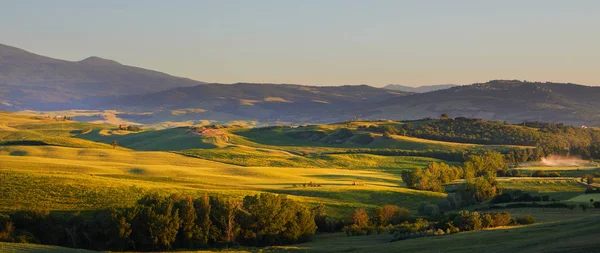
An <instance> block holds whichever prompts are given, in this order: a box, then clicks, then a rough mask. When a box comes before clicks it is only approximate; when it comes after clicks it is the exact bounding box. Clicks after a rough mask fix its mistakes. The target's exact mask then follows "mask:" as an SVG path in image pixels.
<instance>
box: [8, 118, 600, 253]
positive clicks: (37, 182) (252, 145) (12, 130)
mask: <svg viewBox="0 0 600 253" xmlns="http://www.w3.org/2000/svg"><path fill="white" fill-rule="evenodd" d="M365 124H372V123H369V122H351V123H344V124H332V125H321V126H311V127H310V128H315V129H319V130H323V131H334V130H336V129H339V128H340V127H348V128H351V129H356V128H357V127H358V126H360V125H365ZM376 124H401V123H399V122H387V123H386V122H383V123H382V122H378V123H376ZM220 131H221V132H222V133H223V134H222V135H220V136H218V137H215V136H199V135H196V134H194V133H193V132H190V129H189V128H187V127H186V128H173V129H165V130H147V131H143V132H128V131H120V130H117V129H116V128H115V127H114V126H109V125H99V124H88V123H79V122H72V121H65V122H63V121H56V120H54V119H49V118H36V117H34V116H28V115H16V114H10V113H0V143H4V144H6V143H8V144H10V145H0V193H2V194H0V212H10V211H15V210H22V209H48V210H51V211H67V212H73V211H83V213H84V214H85V213H90V212H93V211H95V210H100V209H106V208H111V207H126V206H131V205H133V204H134V203H135V202H136V201H137V200H138V199H139V198H140V197H141V196H143V195H144V194H147V193H150V192H159V193H161V194H171V193H185V194H191V195H195V196H198V195H201V194H204V193H209V194H213V195H220V196H222V197H230V198H241V197H243V196H245V195H251V194H258V193H263V192H269V193H277V194H287V195H289V196H290V198H292V199H295V200H298V201H300V202H302V203H306V204H307V205H309V206H314V205H317V204H321V203H323V204H325V205H326V206H328V207H329V210H328V214H329V215H332V216H334V217H336V218H342V217H346V216H347V215H348V214H349V213H350V212H351V211H352V210H353V209H355V208H367V209H370V208H373V207H376V206H381V205H384V204H395V205H398V206H401V207H405V208H407V209H409V210H410V211H411V213H412V214H417V211H416V210H417V207H418V206H419V204H420V203H421V202H431V203H435V202H437V201H438V200H441V199H442V198H444V197H445V196H446V194H444V193H434V192H428V191H418V190H412V189H408V188H406V187H405V184H404V183H403V182H402V180H401V177H400V172H401V171H403V170H413V169H416V168H422V167H425V166H427V164H428V163H430V162H444V161H442V160H439V159H434V158H425V157H415V156H381V155H373V154H364V153H358V154H348V153H344V152H345V151H348V150H351V149H405V150H442V151H444V150H445V151H452V150H473V149H502V148H514V147H508V146H493V145H491V146H485V145H475V144H459V143H451V142H441V141H432V140H425V139H419V138H411V137H405V136H393V138H392V139H385V138H383V137H382V136H380V135H378V134H373V135H372V136H373V137H374V141H373V143H371V144H367V145H359V144H355V143H354V144H353V143H343V144H327V143H322V142H315V141H310V140H299V139H294V138H291V137H289V136H287V135H285V134H283V133H282V131H284V130H282V129H275V130H272V131H271V130H269V131H264V130H256V129H249V128H228V129H221V130H220ZM22 141H38V142H39V143H37V144H36V145H32V144H29V145H22V144H23V143H22ZM113 141H118V142H119V147H117V148H113V147H112V146H111V145H110V143H112V142H113ZM451 164H453V165H458V164H457V163H451ZM519 169H521V170H528V171H529V170H531V171H533V170H538V169H541V170H545V171H560V173H561V174H562V175H563V176H566V177H569V178H560V179H555V178H543V179H539V178H526V177H523V178H510V179H507V178H502V179H501V180H499V182H500V187H502V188H503V189H506V190H517V189H518V190H523V191H526V192H530V193H532V194H534V195H550V196H551V197H552V198H554V199H557V200H561V201H568V202H574V203H589V199H590V198H593V199H598V201H600V195H598V194H587V195H584V194H582V193H583V192H584V190H585V188H586V185H585V184H583V183H581V182H578V181H577V177H580V176H581V175H582V174H585V173H590V172H593V171H597V170H598V168H596V167H593V166H589V167H585V168H584V167H581V168H580V167H564V168H562V167H547V168H546V167H544V168H542V167H528V168H519ZM309 183H311V184H314V185H317V186H316V187H309V186H305V185H306V184H309ZM510 211H511V213H514V215H525V214H533V215H534V217H536V220H538V221H541V222H542V223H543V224H539V225H535V226H531V227H515V228H500V229H495V230H486V231H477V232H466V233H460V234H456V235H450V236H441V237H430V238H420V239H412V240H406V241H401V242H394V243H390V242H389V241H390V239H391V237H390V235H387V234H383V235H374V236H364V237H347V236H345V235H344V234H341V233H336V234H319V235H317V236H316V237H315V238H314V241H313V242H310V243H305V244H300V245H295V246H289V247H270V248H263V249H247V250H248V251H250V252H255V251H259V252H342V251H343V252H365V251H369V252H390V251H391V252H397V251H406V252H506V251H515V252H540V251H541V252H564V251H569V252H577V251H574V250H575V249H581V250H582V251H581V252H593V251H594V250H597V249H598V244H595V243H596V241H595V240H591V239H592V238H591V237H590V236H589V235H590V234H591V235H598V232H597V231H599V229H600V227H599V226H600V225H598V224H600V216H599V215H600V214H599V213H598V211H596V210H588V212H586V213H584V212H582V211H581V210H579V209H577V210H574V211H568V210H566V209H565V210H554V211H552V210H542V209H515V210H510ZM590 222H591V223H593V224H592V225H585V224H591V223H590ZM554 231H558V232H554ZM559 239H560V240H559ZM561 240H562V242H564V243H562V244H560V245H557V244H553V243H554V242H557V241H561ZM507 241H509V242H511V243H510V245H509V246H502V245H504V243H505V242H507ZM541 242H545V243H542V244H540V243H541ZM577 243H578V244H577ZM576 246H578V247H576ZM0 252H77V251H67V249H64V248H59V247H49V246H36V245H30V244H7V243H0ZM81 252H83V251H81Z"/></svg>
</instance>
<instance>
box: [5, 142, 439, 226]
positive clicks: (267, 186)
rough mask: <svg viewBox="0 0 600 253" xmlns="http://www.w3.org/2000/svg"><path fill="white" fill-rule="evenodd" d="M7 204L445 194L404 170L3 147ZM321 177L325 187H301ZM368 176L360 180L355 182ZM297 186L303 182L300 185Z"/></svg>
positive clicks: (349, 199) (409, 203) (338, 206)
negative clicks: (410, 180) (407, 184)
mask: <svg viewBox="0 0 600 253" xmlns="http://www.w3.org/2000/svg"><path fill="white" fill-rule="evenodd" d="M0 157H1V159H2V164H1V168H0V172H3V173H6V174H7V180H5V182H4V183H3V184H2V185H1V186H0V188H1V189H0V190H1V191H2V192H4V193H6V194H3V195H2V196H0V199H1V203H3V204H2V206H1V207H0V210H2V211H10V210H16V209H19V208H33V207H37V208H48V209H51V210H93V209H100V208H107V207H115V206H128V205H131V204H133V203H134V202H135V200H137V199H138V198H139V197H140V196H141V195H143V194H144V193H146V192H149V191H159V192H163V193H175V192H185V193H191V194H201V193H203V192H210V193H213V194H222V195H225V196H231V197H241V196H243V195H248V194H255V193H259V192H275V193H287V194H290V195H291V196H292V197H293V198H296V199H298V200H301V201H303V202H306V203H309V204H316V203H326V204H328V205H330V206H332V207H333V208H334V210H339V211H340V214H341V213H343V212H341V211H347V209H351V208H355V207H361V206H362V207H373V206H376V205H378V204H381V203H394V204H398V205H401V206H405V207H408V208H410V209H411V210H415V209H416V207H417V205H418V204H419V203H420V202H421V201H427V200H431V201H434V200H436V199H440V198H442V197H444V196H445V195H444V194H441V193H431V192H424V191H415V190H410V189H406V188H402V187H400V186H401V185H402V182H401V179H400V178H399V176H397V175H394V174H391V173H385V172H379V171H367V170H348V169H340V168H304V167H302V168H297V167H240V166H236V165H230V164H224V163H218V162H213V161H207V160H203V159H198V158H190V157H186V156H182V155H178V154H173V153H167V152H141V151H128V150H112V149H89V148H85V149H80V148H67V147H52V146H5V147H1V148H0ZM309 182H314V183H315V184H320V185H321V186H320V187H301V186H300V185H301V184H304V183H309ZM354 182H360V183H361V184H364V185H360V186H355V185H352V184H353V183H354ZM294 185H296V187H294Z"/></svg>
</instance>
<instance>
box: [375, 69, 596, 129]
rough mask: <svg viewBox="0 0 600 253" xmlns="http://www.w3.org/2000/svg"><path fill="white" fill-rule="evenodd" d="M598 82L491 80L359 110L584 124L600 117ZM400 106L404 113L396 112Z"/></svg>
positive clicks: (379, 103) (376, 113) (388, 113)
mask: <svg viewBox="0 0 600 253" xmlns="http://www.w3.org/2000/svg"><path fill="white" fill-rule="evenodd" d="M598 97H600V87H591V86H584V85H577V84H572V83H551V82H545V83H542V82H524V81H517V80H494V81H490V82H487V83H477V84H472V85H466V86H458V87H453V88H450V89H446V90H439V91H433V92H428V93H422V94H414V95H411V96H406V97H403V98H392V99H389V100H386V101H382V102H378V103H377V104H376V105H374V106H373V107H371V108H370V110H367V111H365V112H364V113H363V115H365V116H366V115H369V117H385V116H394V115H398V116H399V117H401V118H404V117H406V116H408V117H409V118H411V116H412V115H414V114H415V113H419V114H421V115H423V116H427V117H438V116H439V115H440V114H441V113H448V114H451V116H464V117H475V118H483V119H491V120H508V121H511V122H517V121H523V120H543V121H549V122H565V123H567V124H574V125H580V124H586V123H588V124H589V123H594V124H597V123H598V122H600V101H599V100H598V99H597V98H598ZM399 111H401V112H403V113H402V115H400V114H397V113H395V112H399Z"/></svg>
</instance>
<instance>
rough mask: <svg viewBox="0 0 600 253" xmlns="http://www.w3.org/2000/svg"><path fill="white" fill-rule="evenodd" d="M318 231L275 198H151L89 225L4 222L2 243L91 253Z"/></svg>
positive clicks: (253, 241) (34, 218) (263, 241)
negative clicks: (84, 250)
mask: <svg viewBox="0 0 600 253" xmlns="http://www.w3.org/2000/svg"><path fill="white" fill-rule="evenodd" d="M316 229H317V226H316V224H315V214H314V213H313V212H312V211H311V210H310V209H309V208H307V207H305V206H304V205H301V204H299V203H296V202H294V201H292V200H290V199H288V198H286V197H285V196H284V195H274V194H260V195H255V196H246V197H245V198H244V199H243V201H241V202H240V201H234V200H225V199H220V198H218V197H212V196H211V197H209V196H207V195H205V196H203V197H200V198H196V199H194V198H192V197H191V196H180V195H171V196H168V197H163V196H159V195H156V194H152V195H147V196H144V197H143V198H142V199H140V200H139V201H138V204H137V205H136V206H134V207H131V208H122V209H112V210H107V211H102V212H98V213H97V214H96V215H95V216H94V218H93V219H91V220H89V219H88V220H86V219H84V218H83V217H81V216H80V215H78V214H73V215H71V216H70V217H64V216H55V215H50V213H49V212H41V211H19V212H15V213H12V214H11V215H10V216H6V215H2V216H0V240H4V241H14V242H31V243H42V244H51V245H60V246H67V247H74V248H87V249H93V250H144V251H145V250H170V249H184V248H185V249H192V248H202V247H209V246H212V247H215V246H221V245H250V246H265V245H275V244H288V243H297V242H302V241H306V240H308V239H309V237H310V236H311V235H312V234H314V233H315V231H316Z"/></svg>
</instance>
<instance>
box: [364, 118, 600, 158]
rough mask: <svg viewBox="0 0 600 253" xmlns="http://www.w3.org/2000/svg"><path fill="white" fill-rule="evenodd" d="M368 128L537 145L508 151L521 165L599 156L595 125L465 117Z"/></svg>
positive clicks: (438, 137) (464, 140) (459, 139)
mask: <svg viewBox="0 0 600 253" xmlns="http://www.w3.org/2000/svg"><path fill="white" fill-rule="evenodd" d="M363 128H364V129H365V130H368V131H372V132H378V133H384V135H385V134H388V135H390V134H400V135H407V136H413V137H419V138H425V139H433V140H441V141H451V142H461V143H475V144H488V145H489V144H497V145H524V146H535V147H537V148H535V149H514V150H512V151H511V152H508V153H507V154H506V160H507V161H508V162H509V163H511V164H516V165H518V164H519V163H524V162H527V161H538V160H539V159H540V158H542V157H544V156H548V155H551V154H559V155H578V156H581V157H582V158H584V159H587V158H596V159H600V130H597V129H594V128H584V127H574V126H565V125H564V124H551V123H544V122H524V123H521V124H517V125H512V124H509V123H508V122H498V121H484V120H482V119H470V118H464V117H458V118H454V119H452V118H450V117H448V116H447V115H446V117H442V119H441V120H429V121H428V122H426V123H424V124H411V123H410V122H406V124H404V125H402V126H400V127H399V128H396V127H393V126H390V125H384V126H369V127H363Z"/></svg>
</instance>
